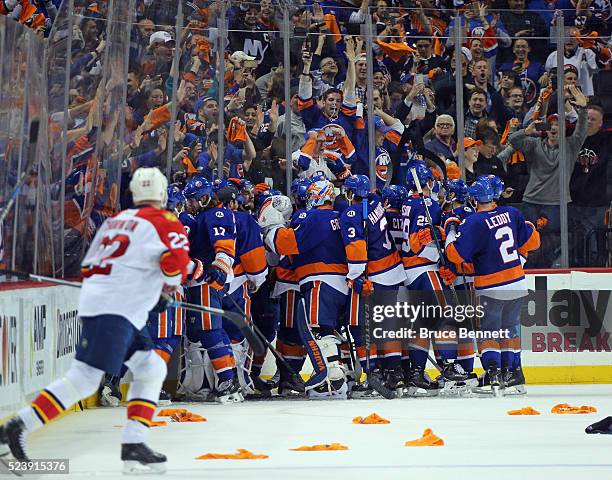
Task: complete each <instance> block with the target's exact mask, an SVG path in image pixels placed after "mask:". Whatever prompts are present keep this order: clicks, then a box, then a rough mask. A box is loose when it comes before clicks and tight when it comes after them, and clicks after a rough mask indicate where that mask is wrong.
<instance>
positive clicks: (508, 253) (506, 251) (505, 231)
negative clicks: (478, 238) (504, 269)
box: [495, 227, 519, 263]
mask: <svg viewBox="0 0 612 480" xmlns="http://www.w3.org/2000/svg"><path fill="white" fill-rule="evenodd" d="M495 239H496V240H503V241H502V242H501V244H500V245H499V254H500V255H501V257H502V260H503V262H504V263H510V262H514V261H516V260H518V259H519V256H518V253H517V252H516V248H515V243H514V233H512V229H511V228H510V227H501V228H498V229H497V230H496V231H495Z"/></svg>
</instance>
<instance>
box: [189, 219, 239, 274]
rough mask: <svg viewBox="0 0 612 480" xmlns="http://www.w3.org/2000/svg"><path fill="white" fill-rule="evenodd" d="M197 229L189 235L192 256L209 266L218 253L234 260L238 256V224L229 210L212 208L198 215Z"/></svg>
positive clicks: (192, 230) (193, 229)
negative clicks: (222, 253)
mask: <svg viewBox="0 0 612 480" xmlns="http://www.w3.org/2000/svg"><path fill="white" fill-rule="evenodd" d="M195 220H196V225H195V228H192V229H191V232H190V233H189V244H190V245H191V256H192V257H195V258H197V259H199V260H201V261H202V263H203V264H204V265H209V264H211V263H212V262H213V260H214V259H215V255H216V254H217V253H218V252H224V253H226V254H228V255H229V256H230V257H232V258H234V257H235V254H236V224H235V221H234V214H233V213H232V211H231V210H229V209H227V208H211V209H210V210H205V211H203V212H200V213H198V215H197V216H196V218H195Z"/></svg>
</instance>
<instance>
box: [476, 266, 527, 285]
mask: <svg viewBox="0 0 612 480" xmlns="http://www.w3.org/2000/svg"><path fill="white" fill-rule="evenodd" d="M524 276H525V271H524V270H523V267H521V266H520V265H517V266H516V267H512V268H509V269H508V270H502V271H501V272H495V273H490V274H488V275H476V276H475V277H474V285H475V286H476V287H479V288H484V287H489V286H492V285H499V284H500V283H509V282H511V281H513V280H518V279H520V278H522V277H524Z"/></svg>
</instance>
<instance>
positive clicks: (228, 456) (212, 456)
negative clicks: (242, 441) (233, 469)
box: [196, 448, 269, 460]
mask: <svg viewBox="0 0 612 480" xmlns="http://www.w3.org/2000/svg"><path fill="white" fill-rule="evenodd" d="M260 458H269V457H268V455H258V454H255V453H253V452H249V451H248V450H245V449H244V448H239V449H238V453H206V454H204V455H200V456H199V457H196V460H257V459H260Z"/></svg>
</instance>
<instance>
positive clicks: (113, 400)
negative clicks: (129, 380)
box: [100, 375, 122, 407]
mask: <svg viewBox="0 0 612 480" xmlns="http://www.w3.org/2000/svg"><path fill="white" fill-rule="evenodd" d="M119 380H120V379H119V377H114V376H110V375H107V376H106V377H105V378H104V384H103V385H102V390H100V405H101V406H103V407H118V406H119V404H120V403H121V397H122V396H121V390H120V389H119Z"/></svg>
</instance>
